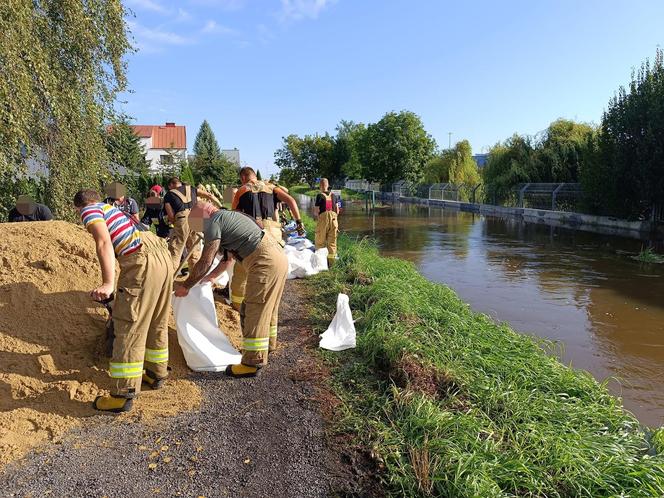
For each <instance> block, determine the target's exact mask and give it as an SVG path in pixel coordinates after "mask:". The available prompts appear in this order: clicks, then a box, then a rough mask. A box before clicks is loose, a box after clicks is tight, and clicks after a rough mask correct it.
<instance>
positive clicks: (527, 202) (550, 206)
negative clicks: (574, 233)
mask: <svg viewBox="0 0 664 498" xmlns="http://www.w3.org/2000/svg"><path fill="white" fill-rule="evenodd" d="M345 187H346V188H348V189H350V190H355V191H358V192H361V191H365V192H366V191H373V192H382V193H383V195H384V196H385V197H388V198H391V199H399V198H401V197H415V198H421V199H429V200H438V201H454V202H471V203H484V204H493V205H496V206H505V207H524V208H532V209H542V210H544V209H546V210H552V211H566V212H581V211H582V209H583V191H582V189H581V185H580V184H578V183H523V184H519V185H517V186H516V187H515V188H514V189H513V190H511V191H509V192H507V194H505V193H502V194H501V195H500V196H499V195H497V193H496V192H493V191H491V189H488V188H486V186H485V185H483V184H481V183H478V184H475V185H470V184H454V183H432V184H413V183H409V182H407V181H405V180H400V181H398V182H395V183H392V184H388V185H381V184H378V183H372V182H367V181H366V180H346V184H345Z"/></svg>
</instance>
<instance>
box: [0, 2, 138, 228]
mask: <svg viewBox="0 0 664 498" xmlns="http://www.w3.org/2000/svg"><path fill="white" fill-rule="evenodd" d="M131 50H132V48H131V45H130V43H129V40H128V38H127V29H126V24H125V11H124V8H123V6H122V3H121V1H120V0H30V1H28V0H3V1H2V2H0V74H2V76H1V77H0V177H1V178H2V179H8V180H15V179H18V178H22V177H25V175H26V159H27V158H33V159H34V158H36V159H37V160H38V162H40V163H43V164H44V166H45V167H46V168H47V178H48V183H47V187H46V192H45V197H46V201H47V202H48V203H49V204H50V205H51V207H52V208H53V210H54V211H55V213H56V215H58V216H59V217H69V216H71V214H72V213H71V210H70V209H69V206H70V204H71V198H72V196H73V194H74V192H75V191H76V190H77V189H79V188H80V187H82V186H90V187H97V186H99V185H98V184H99V182H100V181H101V179H102V178H103V177H104V175H105V172H106V164H107V155H106V150H105V147H104V141H103V123H104V122H105V121H107V120H109V119H110V118H111V117H112V115H113V104H114V101H115V97H116V94H117V92H119V91H122V90H124V89H125V88H126V83H127V81H126V62H125V60H124V56H125V54H127V53H128V52H129V51H131Z"/></svg>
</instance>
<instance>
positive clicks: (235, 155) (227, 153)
mask: <svg viewBox="0 0 664 498" xmlns="http://www.w3.org/2000/svg"><path fill="white" fill-rule="evenodd" d="M221 154H222V155H223V156H224V157H225V158H226V159H228V160H229V161H230V162H232V163H233V164H235V165H236V166H237V167H238V168H239V167H240V151H239V150H238V148H237V147H235V148H234V149H223V150H222V151H221Z"/></svg>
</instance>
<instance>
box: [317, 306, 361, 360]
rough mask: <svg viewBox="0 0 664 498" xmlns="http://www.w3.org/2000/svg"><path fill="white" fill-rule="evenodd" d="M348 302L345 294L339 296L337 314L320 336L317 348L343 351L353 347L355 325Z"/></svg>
mask: <svg viewBox="0 0 664 498" xmlns="http://www.w3.org/2000/svg"><path fill="white" fill-rule="evenodd" d="M348 302H349V301H348V296H347V295H346V294H339V296H338V297H337V312H336V314H335V315H334V318H333V319H332V323H330V326H329V327H328V328H327V330H326V331H325V332H323V333H322V334H321V336H320V343H319V346H320V347H321V348H323V349H329V350H330V351H343V350H344V349H350V348H354V347H355V323H354V322H353V315H352V313H351V311H350V306H349V304H348Z"/></svg>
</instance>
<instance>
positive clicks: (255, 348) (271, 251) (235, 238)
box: [175, 206, 288, 377]
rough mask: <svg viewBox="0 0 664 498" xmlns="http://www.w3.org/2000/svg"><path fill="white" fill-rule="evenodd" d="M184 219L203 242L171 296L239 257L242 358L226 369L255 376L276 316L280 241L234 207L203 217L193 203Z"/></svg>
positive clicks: (284, 266) (282, 270) (284, 265)
mask: <svg viewBox="0 0 664 498" xmlns="http://www.w3.org/2000/svg"><path fill="white" fill-rule="evenodd" d="M189 224H190V226H191V227H192V229H193V230H195V231H202V232H203V233H204V234H205V239H204V240H205V245H204V247H203V254H202V255H201V259H200V260H199V261H198V263H196V265H195V266H194V268H193V269H192V270H191V273H190V275H189V278H187V280H185V281H184V282H183V283H182V284H180V285H179V286H177V287H176V289H175V296H176V297H184V296H186V295H187V294H188V293H189V289H191V288H192V287H193V286H194V285H196V284H197V283H199V282H201V281H212V280H215V279H216V278H218V277H219V275H221V274H222V273H223V272H224V271H225V270H226V268H228V266H229V265H230V264H231V263H232V261H233V260H234V259H237V260H238V261H239V262H241V264H242V266H243V267H244V269H245V271H246V272H247V290H246V296H247V297H246V299H245V301H244V303H243V304H242V307H241V309H240V323H241V325H242V363H241V364H240V365H231V366H229V367H228V368H227V369H226V374H227V375H230V376H231V377H254V376H255V375H256V374H257V372H258V369H259V368H260V367H262V366H263V365H265V364H267V358H268V350H269V346H270V322H271V321H273V320H274V319H275V317H277V313H278V310H279V304H280V302H281V296H282V294H283V291H284V286H285V285H286V275H287V274H288V260H287V259H286V255H285V254H284V251H283V249H282V248H281V245H280V244H279V242H278V241H277V240H276V239H275V238H274V237H272V236H271V235H270V234H269V233H265V232H264V231H263V230H262V229H261V228H260V227H259V226H258V224H257V223H256V221H255V220H253V219H252V218H250V217H249V216H247V215H245V214H242V213H239V212H236V211H227V210H225V209H222V210H216V211H213V212H212V214H211V215H209V217H206V213H205V212H204V211H203V209H201V208H200V207H199V206H196V207H194V208H192V210H191V212H190V214H189ZM224 251H226V252H227V253H228V254H229V256H228V258H227V259H226V260H225V261H221V262H220V263H219V264H218V265H217V266H216V267H215V268H214V269H213V270H212V271H211V272H210V269H211V268H212V265H213V263H214V258H215V256H216V255H217V254H218V253H220V252H224ZM208 272H210V273H209V274H208ZM206 275H207V276H206Z"/></svg>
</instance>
